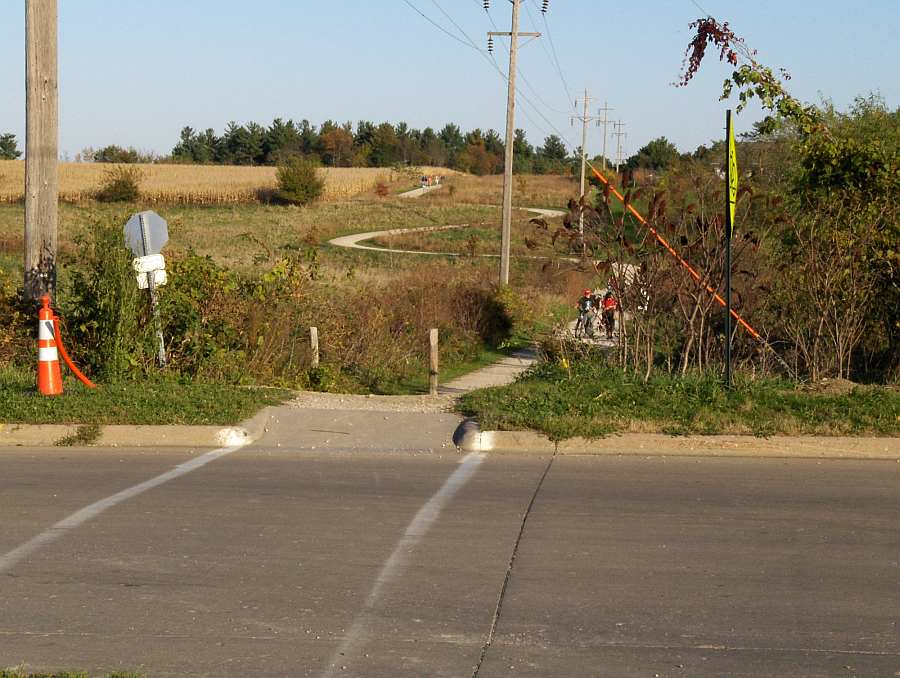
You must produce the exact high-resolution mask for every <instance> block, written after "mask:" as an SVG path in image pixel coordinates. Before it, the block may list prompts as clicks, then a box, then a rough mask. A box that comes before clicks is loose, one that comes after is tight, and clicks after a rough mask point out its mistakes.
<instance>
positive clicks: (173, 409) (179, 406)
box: [0, 367, 291, 678]
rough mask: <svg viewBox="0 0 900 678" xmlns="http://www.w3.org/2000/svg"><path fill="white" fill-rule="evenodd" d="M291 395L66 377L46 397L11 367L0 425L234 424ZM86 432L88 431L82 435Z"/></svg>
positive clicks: (1, 381) (2, 391)
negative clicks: (87, 382) (59, 390)
mask: <svg viewBox="0 0 900 678" xmlns="http://www.w3.org/2000/svg"><path fill="white" fill-rule="evenodd" d="M290 396H291V392H290V391H288V390H285V389H273V388H248V387H242V386H230V385H222V384H185V383H181V382H178V381H175V380H163V379H160V380H159V381H150V382H147V381H139V382H138V381H136V382H122V383H118V384H109V385H100V386H99V388H97V389H96V390H91V389H87V388H85V387H84V386H82V385H81V384H80V383H78V382H76V381H74V380H69V379H67V380H66V382H65V393H64V394H63V395H61V396H54V397H46V396H42V395H40V394H39V393H38V392H37V390H36V389H35V387H34V376H33V375H32V374H30V373H26V372H25V371H24V370H18V369H14V368H10V367H7V368H3V369H0V422H4V423H10V424H12V423H17V424H84V425H91V424H99V425H102V424H185V425H194V424H196V425H232V424H236V423H239V422H240V421H243V420H244V419H247V418H248V417H250V416H252V415H253V414H254V413H256V412H257V411H258V410H259V409H261V408H263V407H265V406H267V405H277V404H278V403H281V402H283V401H285V400H286V399H288V398H289V397H290ZM90 431H91V429H90V428H87V429H86V430H85V433H84V434H85V435H87V434H89V433H90ZM0 678H2V676H0Z"/></svg>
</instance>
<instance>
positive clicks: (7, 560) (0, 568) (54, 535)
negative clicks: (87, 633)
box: [0, 440, 250, 574]
mask: <svg viewBox="0 0 900 678" xmlns="http://www.w3.org/2000/svg"><path fill="white" fill-rule="evenodd" d="M248 442H250V441H249V440H246V441H245V442H243V443H241V444H240V445H232V446H231V447H224V448H220V449H218V450H213V451H212V452H207V453H206V454H203V455H201V456H199V457H197V458H195V459H191V460H190V461H186V462H185V463H183V464H179V465H178V466H176V467H175V468H173V469H172V470H171V471H166V472H165V473H163V474H162V475H158V476H156V477H155V478H151V479H150V480H145V481H144V482H142V483H140V484H139V485H134V486H133V487H129V488H128V489H126V490H122V491H121V492H117V493H116V494H114V495H112V496H110V497H107V498H106V499H101V500H100V501H96V502H94V503H93V504H91V505H90V506H85V507H84V508H83V509H81V510H79V511H76V512H75V513H73V514H72V515H70V516H68V517H67V518H63V519H62V520H60V521H59V522H58V523H56V524H55V525H54V526H53V527H51V528H49V529H47V530H45V531H44V532H41V533H40V534H39V535H38V536H36V537H34V538H33V539H31V540H29V541H27V542H25V543H24V544H22V545H21V546H18V547H16V548H14V549H13V550H12V551H9V552H8V553H5V554H3V555H2V556H0V574H4V573H6V572H9V571H10V570H11V569H12V568H14V567H15V566H16V565H18V564H19V563H21V562H22V561H23V560H25V559H26V558H28V557H29V556H31V555H32V554H33V553H34V552H35V551H37V550H39V549H41V548H43V547H44V546H47V545H48V544H51V543H52V542H54V541H56V540H57V539H59V538H60V537H63V536H65V535H66V534H67V533H68V532H70V531H71V530H74V529H75V528H77V527H79V526H80V525H83V524H84V523H86V522H87V521H89V520H91V519H92V518H96V517H97V516H98V515H100V514H101V513H103V512H104V511H106V510H107V509H110V508H112V507H113V506H116V505H117V504H121V503H122V502H123V501H127V500H128V499H131V498H132V497H136V496H138V495H139V494H143V493H144V492H146V491H147V490H152V489H153V488H154V487H159V486H160V485H162V484H163V483H167V482H169V481H170V480H174V479H175V478H179V477H181V476H183V475H186V474H188V473H190V472H191V471H195V470H196V469H198V468H200V467H202V466H206V465H207V464H208V463H209V462H211V461H215V460H216V459H219V458H220V457H224V456H225V455H228V454H231V453H232V452H236V451H237V450H239V449H241V448H242V447H244V446H245V445H246V444H247V443H248Z"/></svg>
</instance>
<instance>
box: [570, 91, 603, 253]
mask: <svg viewBox="0 0 900 678" xmlns="http://www.w3.org/2000/svg"><path fill="white" fill-rule="evenodd" d="M593 100H594V97H592V96H589V95H588V91H587V88H585V90H584V114H583V115H573V116H572V124H575V121H576V120H581V123H582V127H581V209H580V210H579V216H578V233H579V234H580V235H581V253H582V254H584V250H585V247H584V170H585V166H586V165H587V130H588V123H591V122H594V121H595V120H597V121H599V120H600V118H599V116H597V117H594V116H592V115H588V106H589V105H590V102H591V101H593ZM575 108H576V109H577V108H578V99H576V100H575Z"/></svg>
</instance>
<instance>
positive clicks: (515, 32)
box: [488, 0, 541, 285]
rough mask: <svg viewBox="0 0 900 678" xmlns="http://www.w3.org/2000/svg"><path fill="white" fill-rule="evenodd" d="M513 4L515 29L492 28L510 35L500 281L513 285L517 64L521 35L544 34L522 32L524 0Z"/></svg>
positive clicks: (491, 36) (492, 34)
mask: <svg viewBox="0 0 900 678" xmlns="http://www.w3.org/2000/svg"><path fill="white" fill-rule="evenodd" d="M510 2H511V3H512V30H511V31H510V32H509V33H501V32H496V31H491V32H489V33H488V37H489V38H493V36H495V35H506V36H509V76H508V77H507V81H508V83H509V87H508V89H507V93H506V159H505V163H504V166H503V225H502V230H501V233H500V284H501V285H508V284H509V243H510V237H511V225H512V172H513V146H514V145H515V140H516V63H517V60H518V56H519V38H520V37H521V36H530V37H536V38H537V37H540V35H541V34H540V33H519V9H520V7H521V5H522V0H510Z"/></svg>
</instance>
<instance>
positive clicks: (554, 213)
mask: <svg viewBox="0 0 900 678" xmlns="http://www.w3.org/2000/svg"><path fill="white" fill-rule="evenodd" d="M427 188H428V189H429V190H435V188H440V186H430V187H427ZM421 190H423V189H416V190H415V191H409V192H408V193H401V194H400V197H401V198H402V197H409V198H415V197H418V196H419V195H422V194H421V193H418V191H421ZM411 193H418V195H410V194H411ZM521 209H524V210H525V211H527V212H531V213H533V214H537V215H540V216H542V217H560V216H562V215H564V214H565V213H566V212H565V211H563V210H551V209H544V208H541V207H524V208H521ZM468 226H469V224H447V225H446V226H421V227H419V228H391V229H388V230H384V231H366V232H365V233H353V234H351V235H342V236H341V237H339V238H332V239H331V240H329V241H328V244H329V245H334V246H335V247H346V248H349V249H354V250H369V251H372V252H389V253H392V254H427V255H429V256H436V257H461V256H468V255H464V254H463V253H461V252H426V251H424V250H404V249H396V248H392V247H379V246H377V245H363V244H362V243H363V242H365V241H367V240H372V239H374V238H381V237H384V236H389V235H405V234H407V233H426V232H429V231H449V230H451V229H455V228H466V227H468ZM476 256H479V257H494V258H496V257H499V256H500V255H499V254H478V255H476ZM524 258H526V259H545V258H546V257H531V256H529V257H524ZM564 260H565V261H579V259H577V258H572V257H565V258H564Z"/></svg>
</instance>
